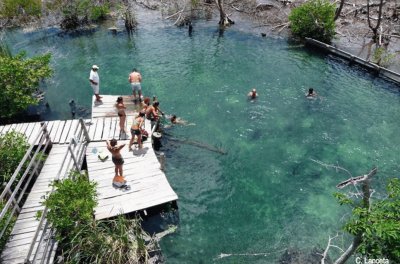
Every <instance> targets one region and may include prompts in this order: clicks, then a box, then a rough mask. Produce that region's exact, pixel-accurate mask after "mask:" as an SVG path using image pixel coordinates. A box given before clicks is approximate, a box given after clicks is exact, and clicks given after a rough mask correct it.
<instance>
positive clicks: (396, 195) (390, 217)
mask: <svg viewBox="0 0 400 264" xmlns="http://www.w3.org/2000/svg"><path fill="white" fill-rule="evenodd" d="M387 193H388V197H387V198H386V199H383V200H379V201H376V202H374V203H371V205H370V209H369V210H368V208H364V207H362V206H361V205H360V206H356V207H354V209H353V215H352V218H351V219H350V221H349V222H348V223H347V224H346V225H345V227H344V229H345V231H347V232H349V233H350V234H352V235H357V234H362V241H361V245H360V246H359V247H358V249H357V251H358V252H359V253H361V254H362V255H364V256H367V257H368V258H382V257H386V258H388V259H389V260H390V262H391V263H392V262H393V263H400V179H392V180H391V181H390V182H389V184H388V186H387Z"/></svg>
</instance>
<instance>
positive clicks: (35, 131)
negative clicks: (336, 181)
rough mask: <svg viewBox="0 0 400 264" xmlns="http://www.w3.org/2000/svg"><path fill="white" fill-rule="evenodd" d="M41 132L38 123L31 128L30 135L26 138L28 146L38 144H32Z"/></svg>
mask: <svg viewBox="0 0 400 264" xmlns="http://www.w3.org/2000/svg"><path fill="white" fill-rule="evenodd" d="M40 131H41V126H40V123H39V122H36V123H34V126H33V127H32V133H31V134H30V136H29V138H28V142H29V144H37V143H38V142H34V141H35V140H36V138H37V136H38V134H39V133H40Z"/></svg>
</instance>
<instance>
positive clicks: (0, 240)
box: [0, 202, 17, 252]
mask: <svg viewBox="0 0 400 264" xmlns="http://www.w3.org/2000/svg"><path fill="white" fill-rule="evenodd" d="M3 208H4V203H3V202H0V211H1V210H3ZM9 217H11V221H10V223H8V225H7V220H8V218H9ZM16 220H17V218H16V217H15V216H11V212H10V211H9V210H8V211H7V212H6V213H5V215H4V217H3V218H2V219H1V220H0V232H2V231H3V229H4V228H5V231H4V233H3V235H2V236H1V237H0V252H2V251H3V249H4V246H5V245H6V243H7V240H8V237H9V236H10V234H11V231H12V229H13V226H14V224H15V221H16ZM6 226H7V227H6Z"/></svg>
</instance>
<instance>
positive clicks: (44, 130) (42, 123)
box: [40, 122, 51, 142]
mask: <svg viewBox="0 0 400 264" xmlns="http://www.w3.org/2000/svg"><path fill="white" fill-rule="evenodd" d="M40 125H41V126H42V131H43V134H44V136H45V137H46V139H47V140H48V141H49V142H51V138H50V134H49V132H48V131H47V125H46V124H45V123H44V122H40Z"/></svg>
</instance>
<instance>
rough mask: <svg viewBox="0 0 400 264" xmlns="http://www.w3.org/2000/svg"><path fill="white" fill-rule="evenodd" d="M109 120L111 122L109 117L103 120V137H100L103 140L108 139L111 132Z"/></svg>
mask: <svg viewBox="0 0 400 264" xmlns="http://www.w3.org/2000/svg"><path fill="white" fill-rule="evenodd" d="M111 120H112V118H111V117H106V118H104V125H103V135H102V139H103V140H107V139H109V134H110V130H111Z"/></svg>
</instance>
